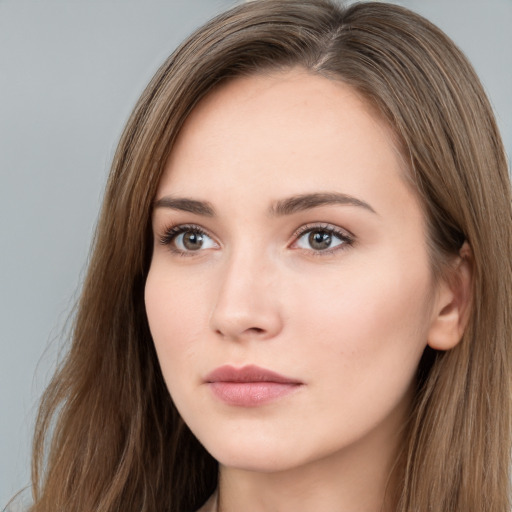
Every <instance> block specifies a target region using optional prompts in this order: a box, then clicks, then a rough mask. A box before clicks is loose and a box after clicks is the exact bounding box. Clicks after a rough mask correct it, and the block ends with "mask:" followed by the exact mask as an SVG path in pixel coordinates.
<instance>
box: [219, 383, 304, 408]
mask: <svg viewBox="0 0 512 512" xmlns="http://www.w3.org/2000/svg"><path fill="white" fill-rule="evenodd" d="M209 385H210V389H211V390H212V391H213V394H214V395H215V396H216V397H217V398H219V399H220V400H222V401H223V402H224V403H226V404H228V405H234V406H238V407H257V406H258V405H263V404H266V403H269V402H273V401H275V400H278V399H279V398H282V397H284V396H286V395H289V394H290V393H293V392H294V391H296V390H297V389H298V388H299V387H300V384H293V383H282V382H210V384H209Z"/></svg>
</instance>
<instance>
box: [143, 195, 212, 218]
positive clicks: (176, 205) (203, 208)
mask: <svg viewBox="0 0 512 512" xmlns="http://www.w3.org/2000/svg"><path fill="white" fill-rule="evenodd" d="M153 207H154V208H171V209H172V210H181V211H183V212H189V213H195V214H196V215H203V216H205V217H214V216H215V209H214V208H213V206H212V204H211V203H209V202H207V201H197V200H196V199H189V198H187V197H170V196H166V197H162V198H161V199H158V200H157V201H155V203H154V205H153Z"/></svg>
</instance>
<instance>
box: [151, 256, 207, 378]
mask: <svg viewBox="0 0 512 512" xmlns="http://www.w3.org/2000/svg"><path fill="white" fill-rule="evenodd" d="M169 274H170V275H169ZM173 274H174V273H170V272H168V271H167V270H166V269H165V268H161V266H160V265H159V264H158V263H156V264H152V266H151V268H150V271H149V274H148V277H147V280H146V287H145V304H146V314H147V317H148V322H149V327H150V331H151V335H152V337H153V341H154V344H155V348H156V352H157V355H158V359H159V362H160V365H161V368H162V373H163V375H164V378H165V380H166V382H167V385H168V387H171V386H172V385H173V382H172V381H174V380H178V379H179V378H180V372H184V371H185V370H184V368H185V363H186V362H187V361H188V360H191V359H192V360H193V359H194V358H195V357H196V355H197V353H198V352H199V351H200V346H199V345H200V342H201V340H204V332H205V331H204V330H205V321H206V318H207V314H206V310H205V309H206V301H205V293H204V292H205V290H204V288H202V287H201V286H200V285H199V283H190V282H187V280H185V279H182V278H180V273H176V275H174V276H173ZM171 276H172V277H171ZM184 382H186V380H184Z"/></svg>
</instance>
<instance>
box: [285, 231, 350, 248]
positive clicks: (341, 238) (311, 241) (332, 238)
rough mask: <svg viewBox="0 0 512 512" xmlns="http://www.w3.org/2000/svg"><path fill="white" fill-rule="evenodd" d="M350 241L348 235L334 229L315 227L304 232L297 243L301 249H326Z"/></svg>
mask: <svg viewBox="0 0 512 512" xmlns="http://www.w3.org/2000/svg"><path fill="white" fill-rule="evenodd" d="M350 243H351V240H350V239H349V238H348V237H347V236H346V235H343V234H341V233H337V232H335V231H334V230H332V229H326V228H313V229H308V230H307V231H305V232H304V233H302V235H301V236H300V237H299V238H298V239H297V242H296V243H295V244H296V246H297V247H299V248H300V249H310V250H313V251H326V250H328V249H333V248H335V247H337V246H339V245H342V244H350Z"/></svg>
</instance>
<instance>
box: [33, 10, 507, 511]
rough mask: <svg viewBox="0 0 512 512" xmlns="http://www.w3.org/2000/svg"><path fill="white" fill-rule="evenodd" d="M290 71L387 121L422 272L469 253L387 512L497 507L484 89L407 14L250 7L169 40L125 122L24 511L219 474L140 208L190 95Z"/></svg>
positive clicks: (501, 162) (140, 494)
mask: <svg viewBox="0 0 512 512" xmlns="http://www.w3.org/2000/svg"><path fill="white" fill-rule="evenodd" d="M291 66H302V67H303V68H305V69H306V70H308V71H309V72H311V73H317V74H320V75H323V76H326V77H328V78H331V79H333V80H341V81H343V82H345V83H347V84H349V85H351V86H353V87H354V88H355V89H357V90H358V91H359V93H360V94H362V95H363V96H364V97H365V98H366V99H367V101H368V102H370V103H371V104H372V105H374V106H375V107H376V108H377V109H378V110H379V111H380V113H381V114H382V116H384V118H385V119H386V120H387V121H388V122H389V125H390V126H391V127H392V128H393V130H394V132H395V135H396V139H397V144H398V145H399V147H400V150H401V152H402V155H403V157H404V160H405V162H406V164H407V167H408V170H409V177H410V179H411V182H412V184H413V186H414V187H415V188H416V190H417V191H418V193H419V195H420V197H421V199H422V203H423V207H424V209H425V214H426V218H427V221H428V223H429V243H430V247H431V259H432V265H433V269H434V273H436V274H438V275H439V274H440V273H442V272H443V269H444V262H445V259H446V255H450V254H456V253H457V252H458V250H459V248H460V246H461V244H462V242H463V241H464V240H467V241H468V242H469V244H470V246H471V249H472V254H473V285H472V286H473V289H472V294H473V295H472V296H473V303H472V311H471V318H470V320H469V325H468V327H467V329H466V332H465V334H464V337H463V339H462V341H461V343H459V344H458V345H457V346H456V347H455V348H454V349H452V350H450V351H448V352H444V353H443V352H436V351H433V350H430V349H427V350H426V352H425V355H424V357H423V359H422V362H421V365H420V371H419V374H420V375H419V380H418V390H417V394H416V397H415V402H414V409H413V411H412V413H411V420H410V425H409V427H408V436H407V439H406V442H405V444H404V448H403V454H402V455H403V464H401V465H400V468H401V469H400V474H399V475H398V478H397V482H398V498H397V500H396V510H397V511H400V512H413V511H417V512H423V511H427V510H428V511H430V512H448V511H450V512H471V511H474V512H484V511H493V512H505V511H508V510H509V505H510V503H509V480H510V450H511V404H510V372H511V369H510V363H509V361H510V338H511V333H512V307H511V306H512V263H511V255H512V213H511V191H510V181H509V176H508V172H507V163H506V158H505V152H504V149H503V146H502V144H501V142H500V136H499V134H498V131H497V128H496V124H495V121H494V118H493V114H492V110H491V107H490V105H489V102H488V100H487V98H486V96H485V93H484V91H483V89H482V86H481V85H480V82H479V80H478V78H477V76H476V75H475V73H474V71H473V69H472V67H471V66H470V64H469V63H468V62H467V60H466V59H465V57H464V56H463V55H462V53H461V52H460V51H459V50H458V49H457V48H456V47H455V45H454V44H453V43H452V42H451V41H450V40H449V39H448V38H447V37H446V36H445V35H444V34H443V33H442V32H441V31H440V30H439V29H437V28H436V27H435V26H433V25H432V24H430V23H429V22H428V21H426V20H425V19H423V18H421V17H420V16H418V15H416V14H413V13H411V12H410V11H408V10H406V9H404V8H401V7H397V6H393V5H388V4H384V3H381V2H366V3H360V4H354V5H352V6H349V7H340V6H338V5H336V4H334V3H331V2H329V1H327V0H325V1H324V0H313V1H311V0H308V1H305V0H302V1H301V0H256V1H254V2H249V3H246V4H244V5H241V6H238V7H235V8H234V9H232V10H231V11H229V12H227V13H225V14H223V15H220V16H219V17H217V18H215V19H214V20H212V21H211V22H209V23H208V24H206V25H205V26H204V27H202V28H201V29H199V30H198V31H197V32H196V33H195V34H193V35H192V36H191V37H190V38H189V39H188V40H187V41H186V42H185V43H184V44H183V45H182V46H181V47H180V48H178V50H177V51H176V52H175V53H174V54H173V55H172V56H171V57H170V58H169V59H168V60H167V61H166V62H165V63H164V65H163V66H162V67H161V68H160V70H159V71H158V72H157V74H156V75H155V77H154V78H153V80H152V81H151V83H150V84H149V85H148V87H147V89H146V90H145V92H144V93H143V95H142V97H141V98H140V100H139V102H138V104H137V106H136V107H135V110H134V112H133V114H132V116H131V118H130V120H129V122H128V124H127V126H126V129H125V131H124V134H123V136H122V138H121V141H120V143H119V146H118V149H117V152H116V154H115V157H114V162H113V165H112V171H111V175H110V178H109V182H108V185H107V189H106V193H105V198H104V203H103V208H102V212H101V216H100V220H99V223H98V227H97V231H96V236H95V240H94V248H93V253H92V257H91V261H90V266H89V270H88V273H87V277H86V279H85V282H84V285H83V291H82V295H81V298H80V301H79V304H78V308H77V313H76V317H75V321H74V327H73V331H72V344H71V347H70V349H69V353H68V355H67V357H66V359H65V361H64V363H63V365H62V366H61V368H60V370H59V371H58V373H57V374H56V375H55V377H54V379H53V381H52V383H51V384H50V386H49V388H48V389H47V391H46V393H45V395H44V397H43V400H42V404H41V408H40V412H39V417H38V422H37V428H36V434H35V444H34V461H33V494H34V505H33V507H32V509H31V510H32V512H59V511H66V512H69V511H75V512H80V511H83V512H85V511H87V512H90V511H92V510H94V511H98V512H113V511H119V510H133V511H135V510H136V511H141V512H154V511H156V510H161V511H164V510H166V511H173V512H178V511H183V510H192V509H195V508H197V507H198V506H200V505H201V503H202V502H204V501H205V500H206V498H207V497H208V495H209V494H210V493H211V492H212V491H213V490H214V489H215V487H216V484H217V464H216V462H215V461H214V460H213V459H212V457H211V456H210V455H209V454H208V453H207V452H206V451H205V450H204V448H203V447H202V446H201V445H200V444H199V443H198V441H197V440H196V439H195V438H194V436H193V435H192V434H191V432H190V431H189V430H188V428H187V427H186V426H185V425H184V424H183V422H182V420H181V418H180V417H179V414H178V413H177V411H176V409H175V408H174V406H173V403H172V400H171V398H170V396H169V394H168V392H167V389H166V387H165V384H164V381H163V378H162V375H161V373H160V369H159V365H158V361H157V358H156V355H155V350H154V347H153V342H152V339H151V336H150V333H149V329H148V325H147V320H146V314H145V309H144V302H143V289H144V284H145V278H146V275H147V272H148V268H149V263H150V259H151V247H152V238H151V236H152V235H151V229H150V215H151V209H152V202H153V199H154V195H155V192H156V187H157V185H158V182H159V179H160V176H161V173H162V169H163V165H164V163H165V161H166V159H167V157H168V155H169V152H170V151H171V149H172V145H173V141H174V140H175V138H176V136H177V134H178V132H179V130H180V127H181V126H182V124H183V122H184V121H185V119H186V118H187V116H188V114H189V113H190V112H191V110H192V109H193V108H194V106H195V105H196V104H197V102H198V101H199V100H200V99H201V98H203V97H204V96H205V95H206V94H208V92H209V91H211V90H212V89H213V88H215V87H216V86H218V85H219V84H221V83H222V82H223V81H225V80H228V79H230V78H233V77H237V76H241V75H250V74H254V73H259V72H262V71H266V70H272V69H285V68H288V67H291Z"/></svg>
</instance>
